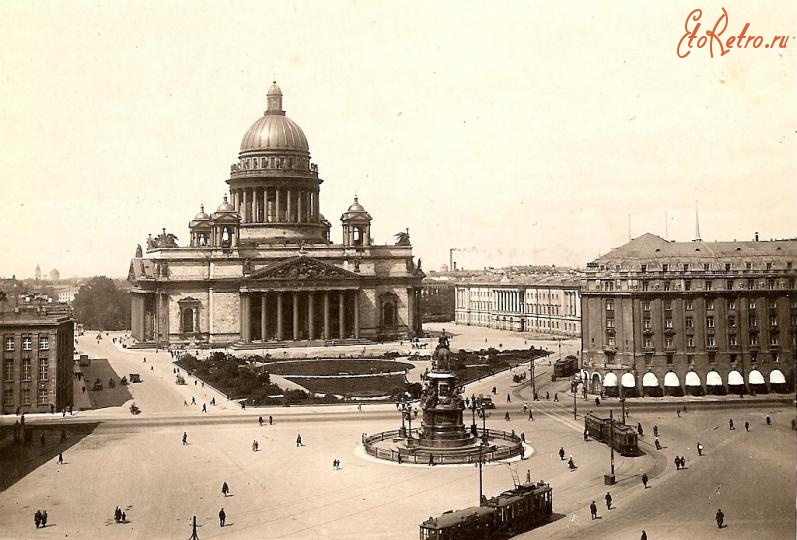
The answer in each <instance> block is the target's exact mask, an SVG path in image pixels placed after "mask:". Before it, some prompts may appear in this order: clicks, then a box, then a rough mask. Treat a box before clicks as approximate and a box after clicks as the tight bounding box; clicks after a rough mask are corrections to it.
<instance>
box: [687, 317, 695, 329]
mask: <svg viewBox="0 0 797 540" xmlns="http://www.w3.org/2000/svg"><path fill="white" fill-rule="evenodd" d="M685 321H686V327H687V328H694V327H695V320H694V319H693V318H692V317H687V318H686V319H685Z"/></svg>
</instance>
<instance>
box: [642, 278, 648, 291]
mask: <svg viewBox="0 0 797 540" xmlns="http://www.w3.org/2000/svg"><path fill="white" fill-rule="evenodd" d="M649 286H650V285H649V283H648V280H646V279H645V280H642V290H643V291H647V290H648V287H649Z"/></svg>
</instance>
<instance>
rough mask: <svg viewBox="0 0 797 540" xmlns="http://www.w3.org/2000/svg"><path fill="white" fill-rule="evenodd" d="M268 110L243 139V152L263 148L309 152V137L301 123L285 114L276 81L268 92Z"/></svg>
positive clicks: (280, 91) (280, 92)
mask: <svg viewBox="0 0 797 540" xmlns="http://www.w3.org/2000/svg"><path fill="white" fill-rule="evenodd" d="M266 102H267V106H266V111H265V113H264V114H263V116H262V117H260V118H258V119H257V120H256V121H255V123H254V124H252V125H251V127H250V128H249V129H248V130H247V131H246V133H245V134H244V136H243V139H242V140H241V152H242V153H243V152H257V151H261V150H292V151H298V152H309V151H310V146H309V145H308V144H307V137H305V136H304V132H303V131H302V128H300V127H299V125H298V124H297V123H296V122H294V121H293V120H291V119H290V118H288V117H287V116H285V111H284V110H282V90H280V87H279V86H277V83H276V81H275V82H274V84H273V85H272V86H271V88H269V89H268V92H267V94H266Z"/></svg>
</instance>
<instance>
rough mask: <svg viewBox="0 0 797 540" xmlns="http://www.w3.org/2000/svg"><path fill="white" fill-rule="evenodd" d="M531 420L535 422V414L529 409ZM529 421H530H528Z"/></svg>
mask: <svg viewBox="0 0 797 540" xmlns="http://www.w3.org/2000/svg"><path fill="white" fill-rule="evenodd" d="M529 420H531V421H533V420H534V413H533V412H531V409H529ZM527 421H528V420H527Z"/></svg>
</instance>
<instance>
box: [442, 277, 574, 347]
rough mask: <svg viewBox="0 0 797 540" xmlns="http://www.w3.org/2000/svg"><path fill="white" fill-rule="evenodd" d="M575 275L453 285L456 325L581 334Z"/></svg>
mask: <svg viewBox="0 0 797 540" xmlns="http://www.w3.org/2000/svg"><path fill="white" fill-rule="evenodd" d="M580 288H581V285H580V280H579V278H578V277H576V276H566V275H561V276H535V275H517V276H509V275H503V276H479V277H476V278H473V279H472V280H461V281H458V282H457V284H456V293H455V302H456V311H455V319H454V321H455V322H456V324H464V325H467V326H486V327H488V328H496V329H499V330H512V331H515V332H536V333H541V334H554V335H561V336H574V337H577V336H579V335H581V302H580V300H579V291H580Z"/></svg>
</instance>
